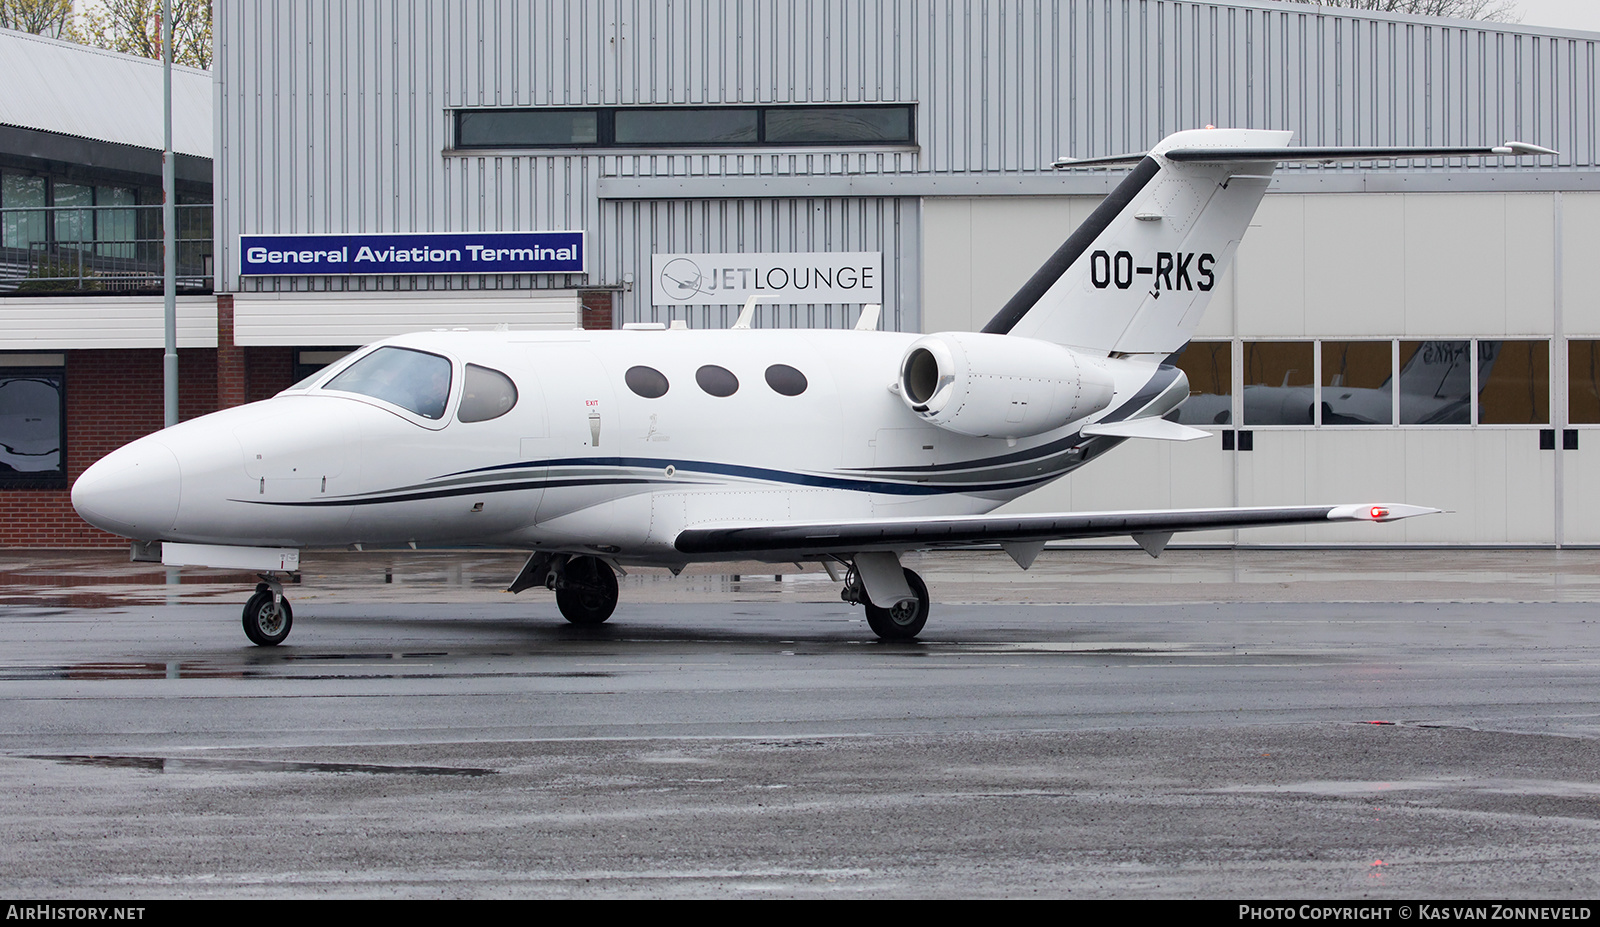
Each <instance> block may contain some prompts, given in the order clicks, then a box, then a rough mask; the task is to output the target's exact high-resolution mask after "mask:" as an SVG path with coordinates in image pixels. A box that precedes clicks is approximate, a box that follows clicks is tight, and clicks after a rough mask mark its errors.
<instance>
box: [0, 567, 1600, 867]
mask: <svg viewBox="0 0 1600 927" xmlns="http://www.w3.org/2000/svg"><path fill="white" fill-rule="evenodd" d="M908 562H909V563H911V565H913V566H914V567H915V568H917V569H919V570H920V571H921V572H922V573H923V575H924V576H925V577H926V579H927V581H928V585H929V587H930V589H931V590H932V594H933V597H934V599H935V602H936V609H935V611H934V613H933V616H932V618H931V619H930V623H929V626H928V629H927V631H926V632H925V633H924V636H923V638H922V640H920V641H918V642H916V643H911V644H883V643H879V642H876V641H874V640H873V639H872V637H871V634H870V632H869V631H868V630H867V628H866V624H865V621H864V619H863V617H862V615H861V613H860V611H859V610H858V609H854V608H852V607H850V606H847V605H845V604H843V603H842V602H840V601H839V600H838V590H837V586H836V585H835V584H834V583H832V582H830V581H829V580H828V579H827V577H826V576H825V574H821V573H817V572H801V571H798V570H797V569H796V568H795V567H794V566H792V565H787V566H783V567H780V568H774V567H773V566H771V565H761V564H740V565H737V566H735V567H733V568H732V569H733V570H734V571H732V572H730V571H728V568H726V567H724V568H723V570H722V571H713V570H709V569H703V570H698V571H691V572H690V573H687V574H685V575H684V576H681V577H678V578H672V577H670V576H669V575H668V574H666V573H665V572H664V571H660V572H657V571H636V572H633V573H630V575H629V576H627V577H624V579H623V582H622V597H623V603H622V605H621V606H619V609H618V612H617V615H616V616H615V617H614V618H613V619H612V620H611V622H609V623H608V624H606V625H604V626H602V627H600V628H596V629H582V628H576V627H572V626H570V625H567V624H565V623H564V622H562V621H561V620H560V618H559V616H558V614H557V612H556V610H555V607H554V603H553V601H551V597H550V596H549V594H548V593H546V592H543V591H540V590H531V591H529V592H525V593H523V594H522V595H520V596H511V595H509V594H506V593H504V592H503V591H501V590H503V588H504V585H505V583H506V582H507V581H508V579H509V578H510V576H512V575H514V574H515V572H516V570H517V568H518V567H519V566H520V558H519V557H518V556H517V555H515V554H513V553H509V552H494V551H488V552H469V553H450V552H422V553H414V552H403V553H379V552H369V553H339V554H325V555H323V554H308V555H307V556H306V558H305V561H304V565H303V566H304V572H303V575H302V581H301V583H300V584H299V585H298V586H291V587H289V589H288V594H289V595H290V597H291V599H292V600H293V602H294V605H295V627H294V631H293V633H292V634H291V635H290V638H289V640H288V641H287V642H286V643H285V644H284V645H283V646H281V647H278V648H257V647H252V646H250V645H249V644H248V643H247V642H246V641H245V640H244V636H243V633H242V631H241V629H240V627H239V609H240V607H241V606H242V603H243V600H244V598H245V597H246V596H247V595H248V593H249V587H250V585H251V584H252V583H253V577H250V576H248V575H243V574H238V573H222V572H214V571H204V570H195V571H190V570H185V571H184V572H183V573H181V574H179V573H177V572H168V571H167V570H164V569H163V568H161V567H159V566H155V567H154V568H152V565H150V564H133V563H128V562H127V561H126V559H125V555H123V554H120V553H116V552H113V553H84V552H16V551H7V552H0V575H3V576H4V577H5V582H4V584H3V585H0V796H4V797H3V798H0V887H3V888H4V890H6V891H7V892H8V893H10V894H12V895H22V896H34V897H62V898H67V897H73V898H83V897H107V898H116V897H447V898H448V897H942V896H950V897H969V896H980V897H988V896H1001V897H1203V898H1210V897H1242V898H1260V897H1379V898H1382V897H1388V898H1408V899H1409V898H1423V897H1488V896H1492V897H1496V898H1557V897H1593V896H1594V895H1596V894H1597V890H1600V876H1597V875H1596V873H1600V840H1597V839H1596V834H1597V833H1600V673H1597V671H1600V609H1597V608H1596V604H1597V603H1600V552H1594V551H1531V550H1528V551H1515V550H1513V551H1487V550H1484V551H1415V550H1404V551H1364V550H1336V551H1304V550H1288V551H1260V550H1243V551H1222V550H1213V551H1195V550H1176V551H1169V552H1168V553H1167V554H1165V555H1164V556H1163V557H1162V558H1161V560H1159V561H1151V560H1150V559H1149V558H1148V557H1146V556H1145V555H1144V554H1143V553H1142V552H1138V551H1106V550H1092V551H1089V550H1067V551H1047V552H1046V553H1045V554H1044V555H1042V556H1041V558H1040V560H1039V562H1038V563H1037V564H1036V565H1035V567H1034V568H1033V570H1031V571H1029V572H1027V573H1023V572H1021V571H1019V570H1017V569H1016V567H1015V566H1014V565H1013V564H1012V563H1011V561H1010V560H1009V559H1008V558H1006V557H1004V555H1002V554H999V553H995V552H987V553H981V552H980V553H970V554H941V555H926V556H922V557H920V558H915V559H914V562H913V561H908Z"/></svg>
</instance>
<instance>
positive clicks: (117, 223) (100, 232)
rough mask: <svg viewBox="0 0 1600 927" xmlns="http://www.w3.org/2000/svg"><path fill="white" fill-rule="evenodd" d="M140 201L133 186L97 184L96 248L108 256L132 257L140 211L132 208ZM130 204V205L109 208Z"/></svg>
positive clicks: (95, 195)
mask: <svg viewBox="0 0 1600 927" xmlns="http://www.w3.org/2000/svg"><path fill="white" fill-rule="evenodd" d="M137 202H138V200H137V198H136V196H135V194H134V191H133V188H132V187H96V188H95V191H94V203H95V206H97V207H99V208H97V209H96V210H95V228H94V240H95V242H96V245H95V251H97V252H98V253H100V254H103V255H105V256H106V257H117V258H132V257H133V256H134V252H133V248H134V240H135V239H136V238H137V237H138V233H137V231H136V229H135V222H136V220H135V216H136V215H137V213H136V211H135V210H134V209H132V208H131V207H132V206H134V205H135V204H136V203H137ZM107 207H129V208H120V209H115V208H107Z"/></svg>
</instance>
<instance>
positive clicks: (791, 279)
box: [650, 251, 883, 306]
mask: <svg viewBox="0 0 1600 927" xmlns="http://www.w3.org/2000/svg"><path fill="white" fill-rule="evenodd" d="M650 276H651V281H652V282H651V293H650V301H651V302H652V303H653V304H655V305H657V306H674V305H683V304H697V305H703V306H705V305H710V306H719V305H738V304H740V303H743V302H744V301H745V300H746V299H747V298H749V297H751V296H772V297H776V298H777V300H778V301H779V302H784V303H881V302H883V252H881V251H854V252H851V251H816V252H809V253H805V252H802V253H798V254H655V255H651V257H650Z"/></svg>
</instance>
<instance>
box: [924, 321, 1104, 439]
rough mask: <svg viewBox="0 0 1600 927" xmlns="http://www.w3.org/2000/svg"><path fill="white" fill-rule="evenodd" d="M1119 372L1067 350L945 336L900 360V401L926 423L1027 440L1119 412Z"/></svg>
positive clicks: (927, 340) (1025, 341) (1002, 338)
mask: <svg viewBox="0 0 1600 927" xmlns="http://www.w3.org/2000/svg"><path fill="white" fill-rule="evenodd" d="M1113 386H1114V383H1113V380H1112V376H1111V372H1110V371H1109V370H1107V369H1106V368H1105V366H1104V364H1103V363H1102V362H1101V361H1099V360H1097V359H1094V358H1086V357H1082V356H1080V355H1078V354H1074V353H1073V352H1072V351H1070V350H1068V349H1067V348H1064V347H1062V346H1061V345H1059V344H1053V343H1051V342H1048V341H1039V340H1037V339H1034V338H1019V337H1016V336H1014V335H989V334H983V333H981V332H937V333H935V334H932V335H925V336H923V337H922V338H919V339H917V340H916V341H914V342H912V344H911V347H909V348H907V349H906V353H905V356H904V357H902V358H901V359H900V381H899V387H900V398H901V399H902V400H904V401H905V404H906V405H907V406H908V407H909V408H910V409H911V411H913V412H915V413H917V415H918V416H920V417H921V418H922V419H923V420H925V421H927V422H929V423H930V424H933V425H938V426H939V427H940V428H944V429H946V430H949V431H954V432H957V433H959V434H964V435H972V436H973V437H978V438H1026V437H1028V436H1030V435H1037V434H1043V433H1044V432H1047V431H1051V430H1052V429H1056V428H1060V427H1061V426H1062V425H1065V424H1067V423H1069V422H1072V421H1076V420H1077V419H1080V418H1083V417H1084V416H1086V415H1093V414H1094V413H1096V412H1098V411H1100V410H1101V409H1104V408H1105V407H1106V406H1108V405H1110V404H1111V395H1112V391H1113Z"/></svg>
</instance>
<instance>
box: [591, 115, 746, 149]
mask: <svg viewBox="0 0 1600 927" xmlns="http://www.w3.org/2000/svg"><path fill="white" fill-rule="evenodd" d="M759 118H760V117H759V113H758V112H757V111H756V110H754V109H736V108H733V107H723V106H719V107H714V108H709V109H680V108H674V107H662V108H659V109H624V110H618V111H617V113H616V136H615V139H616V143H617V144H618V145H730V144H733V145H736V144H740V143H750V142H754V141H756V140H757V138H758V135H757V132H756V128H757V125H756V123H757V120H758V119H759Z"/></svg>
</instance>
